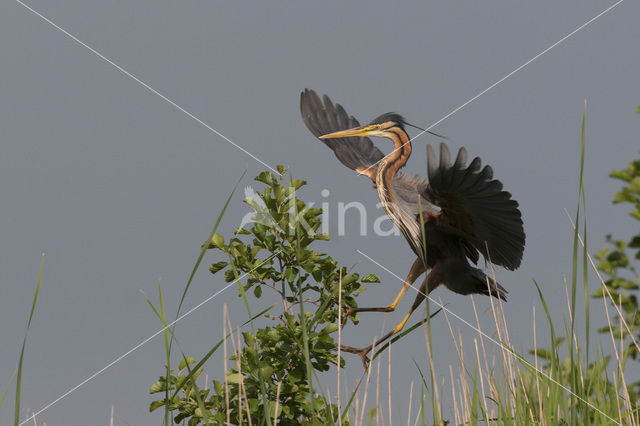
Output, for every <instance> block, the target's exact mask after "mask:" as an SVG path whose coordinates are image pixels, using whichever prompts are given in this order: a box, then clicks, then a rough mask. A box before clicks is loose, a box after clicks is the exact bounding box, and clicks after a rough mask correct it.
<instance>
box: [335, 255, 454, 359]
mask: <svg viewBox="0 0 640 426" xmlns="http://www.w3.org/2000/svg"><path fill="white" fill-rule="evenodd" d="M438 266H439V265H438V264H436V266H435V267H434V269H433V270H432V271H431V273H430V274H429V275H427V276H426V277H425V279H424V281H423V282H422V285H421V286H420V290H419V292H418V295H417V296H416V298H415V300H414V301H413V305H411V309H409V312H408V313H407V315H405V316H404V319H403V320H402V322H400V324H398V325H396V326H395V327H394V328H393V330H391V331H390V332H389V333H387V334H386V335H385V336H383V337H382V338H381V339H380V340H378V341H377V342H376V343H375V344H376V346H377V347H380V345H381V344H382V343H383V342H384V341H386V340H388V339H389V338H390V337H391V336H393V335H394V334H397V333H399V332H400V331H401V330H402V329H403V328H404V326H405V324H406V323H407V321H408V320H409V317H410V316H411V314H412V313H413V312H414V311H415V310H416V309H417V308H418V306H420V304H421V303H422V302H423V301H424V299H425V298H426V297H427V294H429V293H431V291H432V290H433V289H434V288H436V287H437V286H438V285H439V284H440V283H441V281H442V280H441V277H440V276H439V275H440V274H439V272H440V268H439V267H438ZM372 348H373V345H370V346H367V347H365V348H354V347H351V346H344V345H343V346H341V347H340V349H341V350H342V351H344V352H351V353H354V354H358V355H360V358H362V363H363V364H364V365H365V368H367V366H368V364H369V358H367V354H368V353H369V352H371V349H372Z"/></svg>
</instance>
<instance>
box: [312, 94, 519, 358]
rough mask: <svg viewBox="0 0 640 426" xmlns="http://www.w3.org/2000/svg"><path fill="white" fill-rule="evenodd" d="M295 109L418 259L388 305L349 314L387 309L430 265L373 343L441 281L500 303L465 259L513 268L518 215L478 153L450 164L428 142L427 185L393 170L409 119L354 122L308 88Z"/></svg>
mask: <svg viewBox="0 0 640 426" xmlns="http://www.w3.org/2000/svg"><path fill="white" fill-rule="evenodd" d="M300 111H301V113H302V119H303V120H304V123H305V124H306V126H307V128H308V129H309V130H310V131H311V132H312V133H313V134H314V135H315V136H316V137H321V136H322V139H320V140H321V141H322V142H323V143H325V144H326V145H327V146H328V147H329V148H331V150H332V151H333V152H334V154H335V155H336V157H337V158H338V160H340V162H341V163H342V164H344V165H345V166H347V167H348V168H350V169H352V170H355V171H357V172H358V173H359V174H364V175H366V176H367V177H369V178H370V179H371V180H372V181H373V183H374V186H375V187H376V189H377V191H378V196H379V198H380V201H381V204H382V206H383V207H384V208H385V211H386V212H387V214H388V215H389V217H390V218H391V219H392V220H393V222H394V223H395V224H396V225H397V226H398V228H399V229H400V231H401V232H402V234H403V235H404V237H405V239H406V240H407V242H408V243H409V245H410V246H411V248H412V250H413V252H414V253H415V254H416V256H417V259H416V260H415V261H414V264H413V266H412V267H411V270H410V272H409V274H408V275H407V278H406V279H405V283H404V286H403V288H402V290H401V291H400V293H399V294H398V296H397V297H396V299H395V300H394V302H393V303H392V304H391V305H389V306H387V307H376V308H352V309H350V310H349V311H348V313H349V312H351V313H353V312H367V311H368V312H389V311H393V310H394V309H395V308H396V306H397V304H398V302H399V300H400V299H401V298H402V296H403V295H404V293H405V291H406V289H407V288H408V286H410V285H411V284H413V282H415V280H416V279H417V278H418V277H419V276H420V275H421V274H422V273H423V272H425V270H427V269H430V272H429V274H428V275H427V277H426V278H425V280H424V282H423V283H422V286H421V288H420V291H419V294H418V295H417V296H416V300H415V301H414V303H413V305H412V307H411V310H410V311H409V313H408V314H407V315H406V316H405V318H404V320H403V321H402V322H401V323H400V324H398V325H397V326H396V327H395V328H394V329H393V330H392V331H391V332H390V333H388V334H387V335H386V336H384V337H383V338H382V339H380V340H379V341H378V342H377V343H378V344H380V343H382V342H383V341H384V340H386V339H388V338H389V337H391V336H392V335H394V334H396V333H398V332H399V331H400V330H402V328H403V327H404V325H405V323H406V321H407V319H408V318H409V316H410V315H411V313H412V312H413V311H414V310H415V309H416V308H417V307H418V306H419V305H420V303H422V301H423V300H424V298H425V297H426V294H428V293H429V292H430V291H432V290H433V289H434V288H436V287H437V286H439V285H441V284H444V285H445V286H446V287H447V288H448V289H450V290H451V291H454V292H456V293H460V294H471V293H479V294H486V295H489V296H494V297H497V298H500V299H503V300H506V294H507V290H505V289H504V287H502V286H501V285H500V284H498V283H497V282H496V281H495V280H494V279H492V278H489V277H487V275H486V274H485V273H484V272H483V271H482V270H480V269H478V268H475V267H473V266H471V265H470V264H469V261H471V262H473V263H474V264H476V263H477V262H478V260H479V258H480V255H482V256H483V257H484V258H485V259H486V260H487V261H489V262H491V263H493V264H495V265H500V266H503V267H505V268H507V269H512V270H513V269H517V268H518V267H519V266H520V263H521V262H522V254H523V251H524V244H525V233H524V228H523V224H522V215H521V213H520V210H519V209H518V203H517V202H516V201H515V200H513V199H512V198H511V194H510V193H508V192H506V191H504V190H503V189H502V183H501V182H500V181H498V180H496V179H494V178H493V170H492V169H491V167H490V166H484V167H482V162H481V161H480V158H478V157H476V158H474V159H473V160H472V161H471V162H470V163H469V164H467V151H466V150H465V149H464V148H460V150H459V151H458V154H457V155H456V158H455V160H453V161H452V159H451V153H450V151H449V148H448V147H447V145H445V144H444V143H441V144H440V156H439V158H438V157H437V156H436V153H435V151H434V149H433V147H432V146H431V145H430V144H427V175H428V178H429V179H428V183H427V182H425V180H424V179H423V178H422V177H420V176H413V175H406V174H403V173H398V170H399V169H400V168H401V167H403V166H404V165H405V163H406V162H407V160H408V159H409V156H410V155H411V152H412V147H411V139H410V138H409V135H408V134H407V132H406V130H405V128H404V125H405V124H407V125H409V124H408V123H407V122H406V121H405V120H404V118H402V116H401V115H399V114H396V113H386V114H382V115H381V116H379V117H377V118H376V119H374V120H373V121H372V122H371V123H370V125H375V124H383V123H386V122H394V123H395V125H392V126H388V125H387V126H373V127H368V126H363V127H360V125H359V123H358V120H356V119H355V118H354V117H352V116H349V115H348V114H347V113H346V111H345V110H344V108H342V106H340V105H339V104H335V105H334V104H333V103H332V102H331V100H330V99H329V97H328V96H326V95H324V96H323V100H321V99H320V97H319V96H318V95H317V94H316V93H315V92H314V91H313V90H309V89H306V90H305V91H304V92H302V94H301V96H300ZM410 126H411V125H410ZM426 131H427V130H423V132H426ZM367 135H373V136H381V137H385V138H387V139H389V140H391V141H392V142H393V145H394V150H393V151H392V152H391V153H390V154H389V155H387V156H384V154H382V152H381V151H380V150H379V149H378V148H376V147H375V146H374V145H373V143H372V142H371V140H370V139H369V138H368V137H367ZM343 350H346V351H349V352H354V353H357V354H359V355H360V356H362V357H363V361H364V360H365V359H366V354H367V353H368V352H369V351H370V350H371V346H369V347H367V348H362V349H356V348H351V347H343Z"/></svg>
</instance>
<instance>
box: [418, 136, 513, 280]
mask: <svg viewBox="0 0 640 426" xmlns="http://www.w3.org/2000/svg"><path fill="white" fill-rule="evenodd" d="M466 162H467V152H466V150H465V149H464V148H460V151H459V152H458V155H457V157H456V159H455V162H454V163H453V164H452V163H451V155H450V153H449V148H448V147H447V146H446V145H445V144H444V143H441V144H440V161H438V159H437V158H436V154H435V152H434V150H433V148H432V147H431V145H429V144H427V173H428V176H429V184H428V185H427V187H426V190H425V192H424V196H425V197H426V198H427V199H428V200H430V201H431V202H432V203H434V204H436V205H438V206H439V207H440V208H441V209H442V210H441V213H440V215H439V216H440V217H439V218H438V219H439V222H441V223H444V224H447V225H450V226H453V227H455V228H457V229H459V230H461V231H463V232H464V233H465V234H467V235H469V236H470V238H469V240H468V243H470V244H471V245H472V246H473V247H474V248H475V249H476V250H478V251H479V252H480V253H482V255H483V256H484V257H485V259H487V260H490V261H491V263H494V264H496V265H500V266H504V267H505V268H507V269H512V270H513V269H516V268H518V266H520V262H521V261H522V253H523V251H524V243H525V234H524V229H523V226H522V215H521V213H520V210H519V209H518V203H517V201H515V200H512V199H511V194H510V193H508V192H506V191H503V190H502V183H501V182H500V181H498V180H495V179H493V170H492V169H491V167H490V166H484V168H481V161H480V158H478V157H476V158H474V159H473V161H471V163H469V165H468V166H467V165H466Z"/></svg>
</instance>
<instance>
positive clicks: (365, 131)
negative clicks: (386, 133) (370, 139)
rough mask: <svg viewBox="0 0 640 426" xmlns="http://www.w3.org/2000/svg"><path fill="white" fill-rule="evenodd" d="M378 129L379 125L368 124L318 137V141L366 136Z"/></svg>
mask: <svg viewBox="0 0 640 426" xmlns="http://www.w3.org/2000/svg"><path fill="white" fill-rule="evenodd" d="M379 129H380V125H379V124H370V125H368V126H360V127H354V128H353V129H347V130H340V131H339V132H334V133H329V134H327V135H322V136H320V139H334V138H348V137H352V136H368V135H371V134H373V133H374V132H376V131H377V130H379Z"/></svg>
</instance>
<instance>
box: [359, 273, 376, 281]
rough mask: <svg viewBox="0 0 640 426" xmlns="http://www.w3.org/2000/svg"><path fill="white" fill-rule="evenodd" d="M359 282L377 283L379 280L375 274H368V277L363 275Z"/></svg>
mask: <svg viewBox="0 0 640 426" xmlns="http://www.w3.org/2000/svg"><path fill="white" fill-rule="evenodd" d="M360 282H363V283H379V282H380V279H379V278H378V276H377V275H376V274H369V275H365V276H364V277H362V279H361V280H360Z"/></svg>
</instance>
